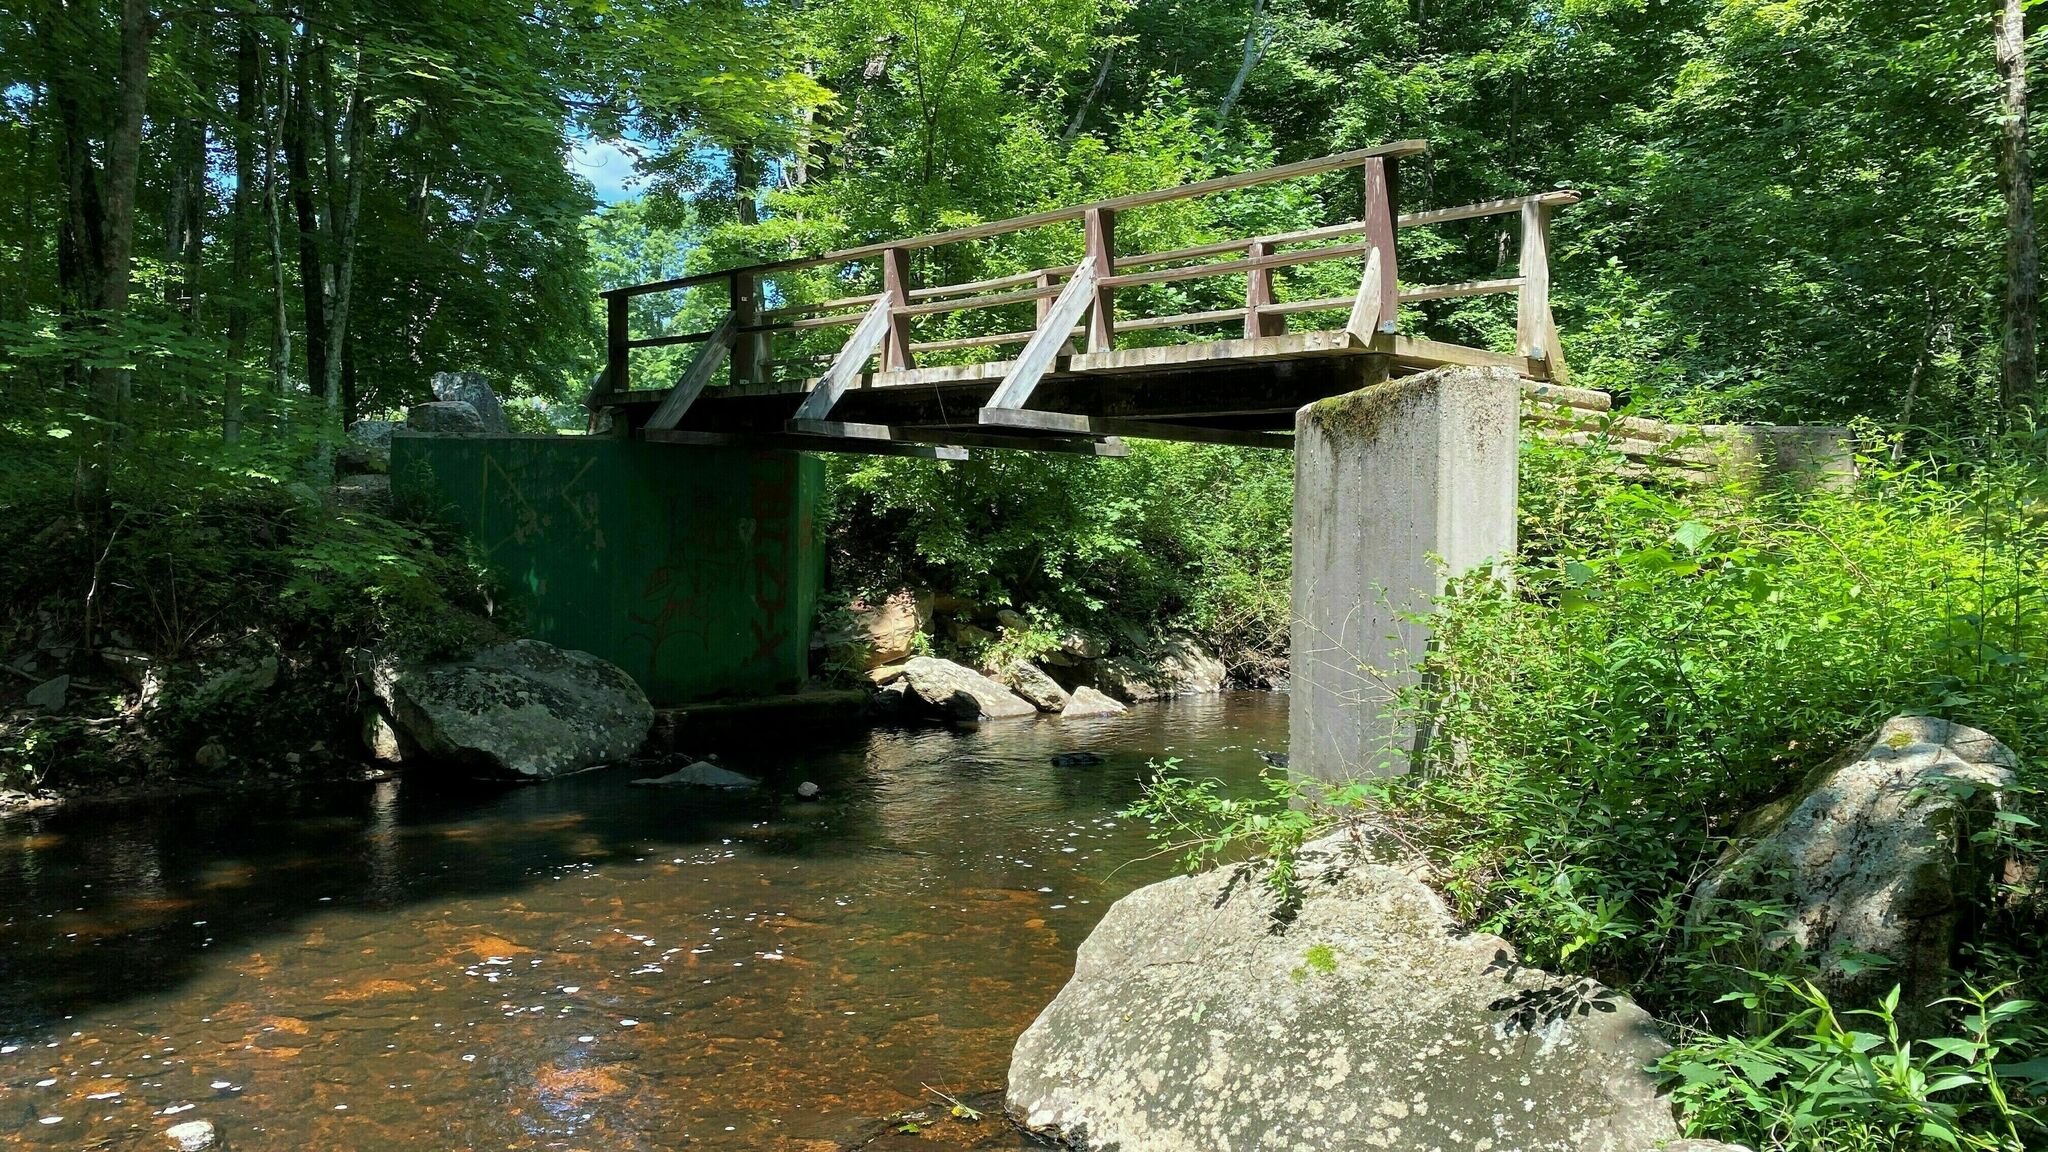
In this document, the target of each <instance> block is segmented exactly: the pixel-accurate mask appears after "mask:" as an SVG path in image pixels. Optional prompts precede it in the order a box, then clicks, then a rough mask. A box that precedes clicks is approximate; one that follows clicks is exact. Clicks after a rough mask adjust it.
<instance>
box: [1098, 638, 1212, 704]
mask: <svg viewBox="0 0 2048 1152" xmlns="http://www.w3.org/2000/svg"><path fill="white" fill-rule="evenodd" d="M1228 674H1229V670H1228V669H1226V668H1225V667H1224V665H1223V661H1221V660H1219V659H1217V658H1216V654H1215V653H1213V652H1211V651H1209V650H1208V649H1207V648H1205V647H1203V645H1202V643H1201V642H1200V641H1198V640H1196V639H1194V638H1193V637H1190V636H1169V637H1167V638H1166V639H1165V640H1164V641H1163V642H1161V643H1160V644H1158V645H1157V646H1155V647H1153V648H1152V649H1151V650H1150V651H1149V652H1147V653H1144V654H1142V655H1141V654H1139V653H1137V652H1136V651H1131V652H1125V653H1123V654H1121V655H1117V656H1111V657H1109V658H1107V659H1105V660H1102V661H1100V662H1099V663H1098V664H1097V665H1096V667H1095V685H1096V687H1098V688H1100V689H1102V690H1103V691H1104V692H1107V693H1109V694H1110V695H1111V696H1114V697H1116V698H1118V699H1120V700H1128V701H1132V702H1137V701H1141V700H1160V699H1164V698H1166V697H1169V696H1206V695H1209V694H1210V693H1214V692H1221V691H1223V681H1224V679H1225V677H1226V676H1228Z"/></svg>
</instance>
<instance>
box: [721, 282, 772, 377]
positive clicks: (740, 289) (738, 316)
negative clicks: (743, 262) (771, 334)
mask: <svg viewBox="0 0 2048 1152" xmlns="http://www.w3.org/2000/svg"><path fill="white" fill-rule="evenodd" d="M726 283H727V284H728V286H729V288H730V297H729V298H730V300H731V302H732V316H733V322H734V323H735V324H737V325H738V330H737V331H735V332H734V334H733V341H732V361H731V362H732V382H733V383H735V384H752V383H754V382H755V381H758V380H760V379H761V378H762V377H761V372H762V369H763V368H764V367H765V366H766V361H767V359H768V349H767V343H768V341H767V336H768V334H767V333H765V332H749V331H747V329H749V328H752V327H754V326H755V325H758V324H759V323H761V280H760V277H758V276H755V275H753V274H751V273H749V272H745V271H739V272H734V273H733V274H732V276H731V278H730V279H729V280H727V281H726Z"/></svg>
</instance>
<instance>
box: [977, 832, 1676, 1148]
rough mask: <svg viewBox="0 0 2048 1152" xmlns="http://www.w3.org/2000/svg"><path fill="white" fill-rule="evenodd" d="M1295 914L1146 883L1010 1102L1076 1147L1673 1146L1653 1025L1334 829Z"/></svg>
mask: <svg viewBox="0 0 2048 1152" xmlns="http://www.w3.org/2000/svg"><path fill="white" fill-rule="evenodd" d="M1299 875H1300V881H1301V891H1302V896H1301V900H1300V902H1299V905H1298V907H1297V908H1296V909H1295V910H1294V915H1293V917H1292V919H1291V920H1290V921H1289V922H1287V923H1286V924H1285V925H1284V926H1283V925H1280V924H1278V922H1277V921H1276V915H1275V914H1276V913H1277V912H1280V911H1282V909H1281V908H1280V906H1279V901H1278V898H1277V897H1276V895H1275V894H1274V892H1273V891H1272V890H1271V889H1270V888H1269V887H1268V886H1267V885H1266V884H1264V883H1263V882H1261V880H1260V879H1259V878H1258V877H1256V876H1252V875H1249V874H1247V872H1246V871H1245V870H1243V869H1239V868H1225V869H1221V870H1218V871H1214V872H1209V873H1205V874H1202V875H1199V876H1183V877H1179V878H1176V879H1172V880H1168V881H1165V882H1163V883H1159V884H1154V885H1151V886H1149V887H1146V888H1141V889H1139V890H1138V891H1136V892H1134V893H1132V894H1131V895H1129V896H1127V897H1125V898H1124V899H1122V900H1119V901H1117V903H1116V904H1115V905H1114V906H1113V907H1111V908H1110V910H1109V914H1108V915H1107V916H1106V917H1104V918H1103V921H1102V923H1101V925H1100V926H1098V927H1097V928H1096V929H1095V931H1094V932H1093V933H1092V934H1091V935H1090V936H1089V937H1088V939H1087V941H1086V942H1085V943H1083V944H1082V945H1081V950H1080V954H1079V955H1078V957H1077V958H1076V963H1075V968H1074V978H1073V980H1072V981H1070V982H1069V983H1068V984H1067V986H1066V987H1065V988H1063V989H1061V991H1060V994H1059V996H1058V997H1057V998H1055V999H1054V1000H1053V1002H1052V1004H1051V1005H1050V1006H1049V1007H1048V1008H1046V1010H1045V1011H1044V1012H1043V1013H1041V1014H1040V1015H1039V1017H1038V1019H1037V1020H1036V1021H1034V1022H1033V1023H1032V1025H1031V1027H1030V1028H1028V1029H1026V1030H1025V1032H1024V1035H1023V1036H1022V1037H1021V1038H1019V1039H1018V1041H1017V1046H1016V1049H1015V1051H1014V1052H1013V1054H1012V1056H1011V1062H1010V1089H1009V1098H1008V1103H1009V1108H1010V1110H1011V1111H1012V1112H1013V1113H1014V1114H1015V1115H1016V1116H1017V1117H1018V1118H1019V1119H1021V1120H1022V1121H1023V1122H1024V1123H1025V1124H1027V1125H1028V1126H1030V1127H1031V1128H1033V1129H1036V1130H1039V1131H1042V1132H1050V1133H1054V1134H1056V1135H1058V1136H1059V1137H1060V1138H1062V1139H1064V1140H1067V1141H1069V1142H1071V1143H1072V1144H1073V1145H1074V1146H1075V1147H1077V1148H1084V1149H1109V1148H1115V1149H1118V1150H1119V1152H1211V1150H1213V1149H1219V1148H1265V1147H1293V1146H1296V1145H1297V1144H1303V1143H1308V1144H1313V1146H1315V1147H1317V1148H1394V1149H1402V1148H1412V1149H1425V1148H1443V1149H1453V1148H1462V1149H1470V1148H1490V1149H1493V1150H1494V1152H1517V1150H1521V1152H1536V1150H1539V1149H1541V1150H1546V1152H1547V1150H1552V1149H1572V1150H1574V1152H1650V1150H1651V1149H1654V1148H1657V1147H1659V1146H1660V1145H1661V1144H1662V1143H1664V1142H1667V1141H1670V1140H1673V1139H1676V1138H1677V1136H1678V1128H1677V1125H1676V1124H1675V1123H1674V1121H1673V1120H1672V1113H1671V1106H1670V1103H1669V1101H1668V1100H1666V1099H1665V1098H1664V1097H1662V1096H1661V1095H1660V1094H1659V1092H1658V1090H1657V1083H1656V1080H1655V1078H1654V1077H1653V1076H1652V1075H1651V1074H1650V1072H1649V1068H1650V1065H1651V1064H1652V1063H1654V1062H1655V1061H1656V1060H1657V1059H1658V1058H1659V1057H1660V1056H1662V1055H1663V1053H1664V1052H1665V1051H1666V1045H1665V1043H1664V1041H1663V1040H1662V1039H1661V1038H1660V1037H1659V1035H1658V1034H1657V1030H1656V1028H1655V1025H1654V1023H1653V1022H1652V1021H1651V1019H1650V1017H1649V1016H1648V1014H1646V1013H1645V1012H1643V1010H1642V1009H1640V1008H1638V1007H1637V1006H1636V1005H1635V1004H1634V1003H1633V1002H1631V1001H1630V1000H1629V999H1628V998H1627V997H1625V996H1622V995H1620V994H1618V993H1615V992H1613V991H1610V990H1609V989H1607V988H1605V987H1602V986H1601V985H1599V984H1597V983H1594V982H1592V981H1590V980H1575V979H1567V978H1565V977H1560V976H1554V975H1551V974H1550V973H1547V972H1543V971H1540V970H1538V969H1534V968H1530V967H1526V966H1524V965H1522V964H1521V963H1520V962H1518V961H1517V960H1516V958H1515V954H1514V952H1513V950H1512V949H1510V948H1509V947H1508V945H1507V944H1506V943H1505V942H1503V941H1502V940H1500V939H1499V938H1498V937H1494V936H1489V935H1485V934H1479V933H1474V934H1469V935H1468V934H1463V933H1461V932H1460V931H1459V929H1458V927H1457V925H1456V924H1455V923H1454V922H1453V920H1452V919H1451V915H1450V913H1449V911H1448V909H1447V908H1446V907H1445V906H1444V903H1443V901H1442V900H1441V899H1440V898H1438V897H1437V895H1436V894H1435V893H1433V892H1431V891H1430V890H1429V889H1428V888H1427V887H1425V886H1423V885H1422V884H1421V883H1419V882H1417V881H1416V880H1414V879H1411V878H1410V877H1409V876H1408V875H1406V874H1404V873H1403V871H1401V870H1400V869H1398V868H1395V867H1390V866H1388V865H1385V864H1378V863H1373V862H1371V861H1370V860H1369V859H1368V857H1367V854H1366V853H1365V851H1363V850H1362V849H1361V848H1359V847H1358V846H1355V845H1353V844H1351V843H1350V842H1349V841H1348V840H1347V839H1346V838H1345V837H1343V836H1341V835H1340V836H1337V837H1332V838H1330V839H1326V840H1323V841H1320V842H1318V843H1316V844H1313V845H1310V846H1309V847H1308V848H1307V849H1304V850H1303V853H1302V859H1301V864H1300V871H1299Z"/></svg>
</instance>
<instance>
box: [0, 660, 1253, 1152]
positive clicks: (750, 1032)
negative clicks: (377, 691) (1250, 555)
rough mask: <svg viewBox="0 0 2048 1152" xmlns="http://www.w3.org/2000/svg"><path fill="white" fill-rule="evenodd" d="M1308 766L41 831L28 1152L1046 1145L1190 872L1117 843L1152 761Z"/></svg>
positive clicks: (852, 754)
mask: <svg viewBox="0 0 2048 1152" xmlns="http://www.w3.org/2000/svg"><path fill="white" fill-rule="evenodd" d="M1286 740H1287V713H1286V697H1285V696H1276V695H1271V694H1266V693H1234V694H1229V695H1225V696H1220V697H1204V698H1192V699H1184V700H1176V701H1167V702H1161V703H1157V704H1149V705H1141V706H1139V707H1136V708H1134V709H1132V710H1131V712H1130V713H1129V714H1128V715H1125V716H1121V717H1116V718H1110V719H1103V720H1083V721H1071V722H1061V721H1057V720H1036V721H1032V720H1021V721H1007V722H998V723H991V724H987V725H984V726H981V727H979V728H959V729H949V728H927V729H882V730H877V731H873V732H869V733H863V734H858V735H852V736H847V737H843V738H837V739H822V738H819V739H806V738H805V737H804V736H803V734H801V733H779V734H775V742H774V743H756V744H753V745H750V746H747V747H730V748H723V749H720V752H721V759H722V761H723V762H724V763H725V764H726V766H728V767H730V768H733V769H735V770H737V771H741V772H745V773H748V774H750V775H756V776H761V777H763V778H765V779H766V780H768V781H769V782H770V785H771V787H769V788H768V789H764V791H763V794H761V795H740V796H725V795H719V794H707V793H705V792H702V791H699V790H694V789H656V788H639V787H633V786H631V784H630V781H631V780H632V779H634V778H635V777H639V776H643V775H650V774H652V773H649V772H646V771H636V770H631V769H612V770H602V771H597V772H591V773H585V774H583V775H580V776H575V777H571V778H568V779H564V780H558V781H554V782H552V783H549V784H546V785H541V786H531V787H507V788H497V787H479V786H477V785H473V784H472V785H467V786H460V787H454V786H448V785H445V784H444V785H441V786H438V787H437V786H434V784H433V782H431V781H427V780H424V779H421V777H424V776H425V775H426V774H425V773H424V772H422V773H418V774H416V775H415V776H413V777H411V778H401V779H397V780H388V781H385V782H383V783H380V784H375V785H367V784H366V785H356V786H349V787H345V788H336V789H334V790H332V791H329V792H324V793H321V794H317V795H300V794H292V795H285V794H277V793H257V794H251V795H248V796H239V797H238V796H207V797H194V798H189V799H180V800H176V801H163V802H156V803H152V804H149V805H145V806H136V807H123V808H116V807H108V806H97V807H94V806H81V807H74V808H67V809H60V810H57V811H53V812H43V813H26V814H22V815H18V816H15V817H11V818H9V819H7V820H5V821H4V822H0V1144H4V1145H7V1146H19V1147H37V1148H64V1149H87V1148H106V1149H115V1150H126V1149H137V1150H141V1149H151V1150H158V1149H162V1148H164V1147H166V1146H167V1145H166V1144H165V1142H164V1140H163V1137H162V1136H161V1135H160V1133H161V1132H162V1131H163V1130H164V1129H165V1128H168V1127H170V1126H171V1125H173V1124H176V1123H179V1122H181V1121H191V1120H202V1119H203V1120H208V1121H211V1122H212V1123H213V1124H215V1125H216V1126H217V1128H218V1130H219V1132H220V1135H221V1144H220V1145H219V1146H220V1147H222V1148H225V1149H232V1150H234V1152H259V1150H262V1152H267V1150H272V1149H275V1150H278V1152H299V1150H308V1152H313V1150H320V1152H326V1150H356V1149H386V1148H421V1149H436V1150H449V1149H529V1148H530V1149H589V1150H592V1152H597V1150H606V1152H623V1150H629V1149H631V1150H637V1149H650V1150H651V1149H676V1148H733V1149H742V1148H744V1149H771V1150H785V1149H786V1150H797V1149H802V1150H806V1152H830V1150H834V1149H840V1148H845V1147H849V1146H862V1147H866V1148H870V1149H884V1148H890V1149H894V1148H928V1149H951V1148H1000V1149H1018V1148H1026V1147H1033V1146H1035V1145H1033V1144H1032V1143H1031V1141H1030V1140H1029V1139H1028V1138H1026V1137H1025V1136H1024V1135H1022V1134H1021V1133H1019V1132H1017V1131H1015V1130H1014V1129H1013V1128H1011V1127H1010V1126H1009V1125H1008V1124H1006V1123H1005V1122H1004V1121H1003V1120H1002V1118H1001V1117H1000V1115H999V1114H998V1113H999V1111H1000V1106H1001V1105H1000V1101H1001V1089H1002V1087H1003V1084H1004V1078H1005V1074H1006V1070H1007V1068H1008V1064H1009V1057H1010V1047H1011V1045H1012V1044H1013V1043H1014V1042H1015V1040H1016V1037H1017V1035H1018V1033H1019V1032H1021V1031H1022V1030H1023V1029H1024V1027H1025V1026H1026V1025H1027V1024H1029V1023H1030V1022H1031V1020H1032V1018H1033V1017H1035V1016H1036V1015H1037V1014H1038V1011H1039V1010H1040V1009H1041V1008H1042V1007H1043V1006H1044V1005H1045V1004H1046V1002H1047V1001H1049V1000H1050V999H1051V998H1052V996H1053V995H1054V993H1056V992H1057V991H1058V990H1059V988H1060V986H1061V985H1062V984H1063V983H1064V982H1065V981H1066V979H1067V977H1068V975H1069V973H1070V972H1071V970H1072V965H1073V955H1074V949H1075V948H1076V947H1077V946H1078V945H1079V944H1080V943H1081V941H1082V940H1083V939H1084V938H1085V937H1086V936H1087V934H1088V932H1089V930H1090V929H1091V928H1092V927H1093V926H1094V925H1095V923H1096V921H1097V920H1098V919H1099V918H1100V917H1101V915H1102V914H1103V912H1104V911H1105V910H1106V909H1107V908H1108V906H1109V905H1110V903H1111V902H1113V901H1115V900H1116V899H1117V898H1118V897H1119V896H1122V895H1123V894H1124V893H1126V892H1128V891H1130V890H1131V889H1132V888H1135V887H1137V886H1139V885H1141V884H1144V883H1148V882H1150V881H1153V880H1157V879H1159V878H1161V877H1163V876H1166V875H1169V874H1170V873H1171V872H1172V871H1173V870H1174V867H1175V862H1174V861H1172V860H1169V859H1148V858H1147V856H1148V854H1149V853H1151V852H1152V850H1153V846H1152V845H1151V844H1150V843H1148V842H1147V841H1146V839H1145V835H1144V834H1145V828H1144V826H1143V825H1142V824H1139V823H1138V822H1136V821H1131V820H1125V819H1121V818H1119V817H1118V816H1117V813H1118V811H1119V810H1120V809H1122V808H1123V807H1124V806H1125V805H1127V804H1128V803H1130V802H1131V801H1132V800H1133V799H1134V798H1135V797H1136V796H1137V794H1138V790H1139V781H1140V780H1141V778H1142V777H1144V776H1145V774H1146V765H1147V763H1148V762H1151V761H1163V760H1165V759H1166V758H1168V757H1178V758H1180V759H1182V760H1184V761H1185V762H1186V764H1187V766H1188V767H1189V768H1190V769H1193V770H1199V771H1200V772H1202V773H1203V774H1207V775H1215V776H1220V777H1223V778H1224V779H1226V780H1229V781H1233V782H1237V783H1242V782H1244V781H1247V780H1249V779H1250V778H1251V777H1253V776H1254V775H1255V774H1256V773H1257V771H1258V770H1259V768H1260V767H1261V765H1260V762H1259V759H1258V756H1257V754H1256V751H1255V750H1256V749H1279V748H1284V747H1285V746H1286ZM1075 751H1086V752H1093V753H1096V754H1098V755H1099V756H1101V757H1102V759H1103V763H1100V764H1095V765H1089V766H1078V767H1055V766H1054V765H1053V764H1052V758H1053V757H1054V756H1055V755H1057V754H1060V753H1067V752H1075ZM664 770H665V769H664ZM803 780H810V781H814V782H816V783H818V784H819V785H820V786H821V787H822V789H823V796H822V797H821V799H819V800H818V801H815V802H809V803H806V802H802V801H798V800H796V799H794V798H793V793H794V791H795V787H796V785H797V783H798V782H800V781H803ZM939 1093H944V1094H946V1095H947V1096H950V1097H953V1098H955V1099H958V1100H961V1101H964V1102H966V1103H967V1104H968V1105H970V1106H972V1107H975V1108H980V1109H985V1110H989V1114H988V1115H985V1116H984V1117H983V1118H982V1119H981V1120H980V1121H979V1122H970V1121H967V1120H964V1119H959V1118H955V1117H953V1116H951V1115H949V1106H948V1105H947V1104H946V1103H945V1101H944V1100H943V1099H942V1098H941V1096H940V1095H938V1094H939Z"/></svg>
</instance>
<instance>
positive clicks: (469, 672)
mask: <svg viewBox="0 0 2048 1152" xmlns="http://www.w3.org/2000/svg"><path fill="white" fill-rule="evenodd" d="M369 679H370V681H371V684H372V688H373V690H379V696H380V698H381V699H382V700H383V702H384V705H385V707H386V709H387V710H388V712H389V714H390V716H391V719H392V722H393V723H394V725H395V726H396V728H397V729H398V731H399V732H400V733H401V734H402V735H403V736H404V737H405V741H406V742H407V743H408V744H410V745H411V746H413V747H416V748H417V749H418V750H419V752H420V754H421V755H422V756H423V757H425V758H427V759H432V760H443V761H449V762H453V763H458V764H463V765H467V766H470V767H473V768H480V769H483V770H485V771H489V772H493V773H498V774H504V775H511V776H519V777H527V778H532V779H547V778H550V777H554V776H560V775H564V774H566V773H569V772H578V771H581V770H583V769H585V768H589V767H591V766H593V765H597V764H603V763H607V762H610V761H614V760H620V759H624V758H625V757H627V756H630V755H632V754H633V753H634V752H635V751H637V750H638V749H639V747H640V745H641V743H642V742H643V741H645V740H646V739H647V732H648V729H649V728H651V727H652V726H653V724H654V709H653V707H652V706H651V705H649V704H648V703H647V696H646V694H645V693H643V692H642V691H641V690H640V686H639V685H638V684H635V683H634V682H633V678H632V677H631V676H628V675H626V673H625V672H624V670H622V669H620V668H619V667H618V666H617V665H615V664H611V663H608V662H606V661H604V660H600V659H598V658H597V657H595V656H592V655H591V654H589V653H588V652H572V651H569V650H568V649H564V648H557V647H555V646H554V645H552V644H544V643H542V642H540V641H538V640H515V641H513V642H511V643H510V644H501V645H498V646H497V647H495V648H487V649H485V650H483V651H482V652H479V653H477V654H476V655H475V656H472V657H470V658H469V659H468V660H463V661H459V662H455V663H447V664H429V665H425V666H422V667H417V668H414V667H402V666H396V665H393V664H391V663H390V662H389V661H379V662H376V665H375V667H374V668H373V669H372V671H371V675H370V677H369Z"/></svg>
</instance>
